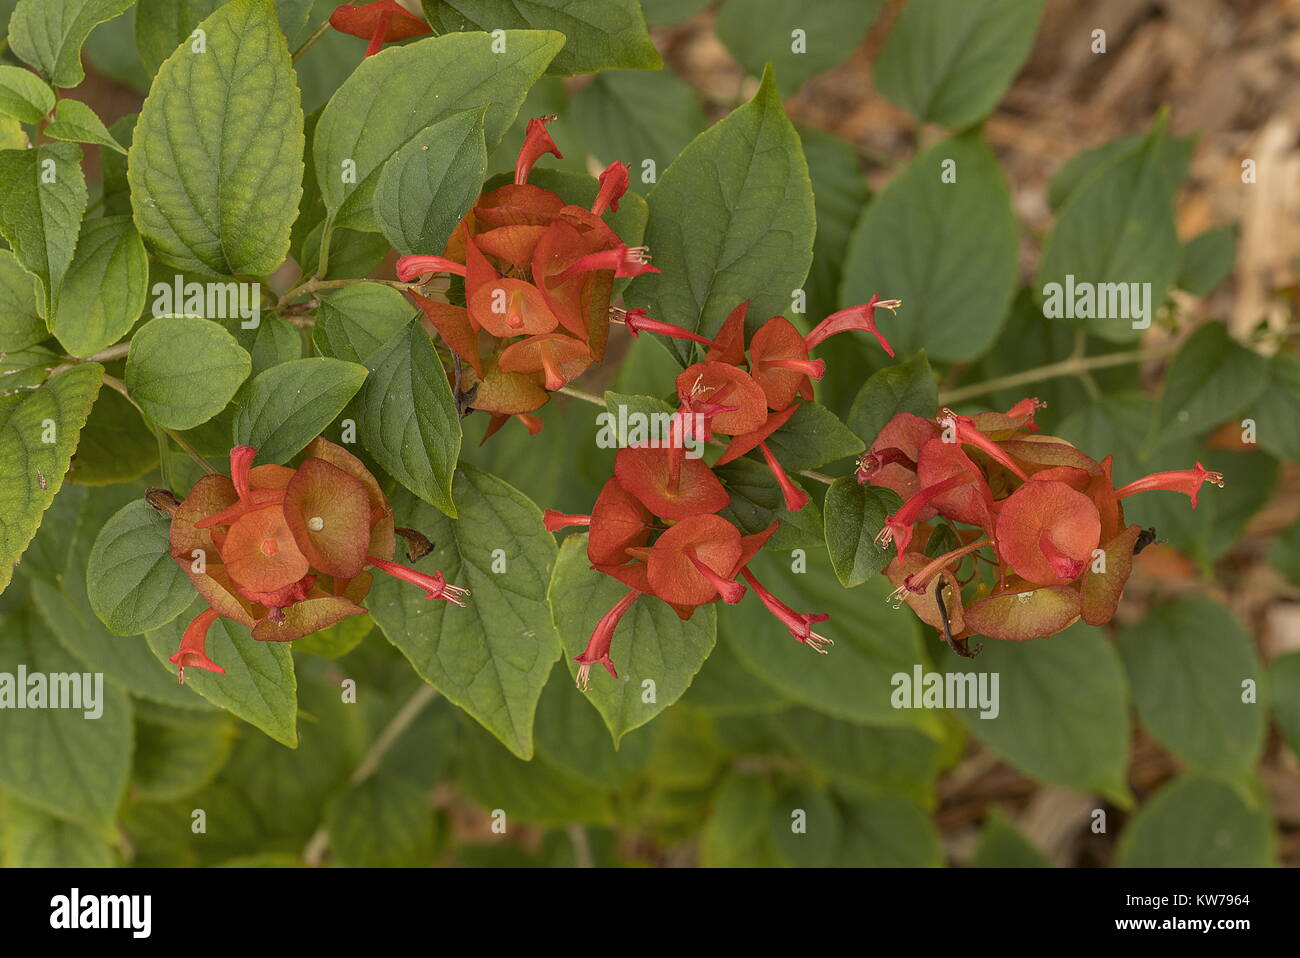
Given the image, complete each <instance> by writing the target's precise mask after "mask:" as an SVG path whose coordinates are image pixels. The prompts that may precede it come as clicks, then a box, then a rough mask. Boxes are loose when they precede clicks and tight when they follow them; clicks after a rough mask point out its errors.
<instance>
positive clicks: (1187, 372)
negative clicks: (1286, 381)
mask: <svg viewBox="0 0 1300 958" xmlns="http://www.w3.org/2000/svg"><path fill="white" fill-rule="evenodd" d="M1268 370H1269V366H1268V360H1266V359H1265V358H1264V357H1263V356H1261V355H1259V353H1257V352H1255V351H1254V350H1251V349H1247V348H1246V347H1245V346H1242V345H1240V344H1239V343H1237V342H1236V341H1235V340H1234V339H1233V338H1232V337H1231V336H1229V335H1228V327H1227V326H1225V325H1224V324H1223V323H1221V322H1209V323H1205V324H1204V325H1202V326H1200V327H1198V328H1197V329H1196V331H1195V332H1194V333H1192V335H1191V336H1189V337H1188V338H1187V341H1186V342H1185V343H1183V345H1182V347H1181V348H1180V349H1179V350H1178V353H1177V355H1175V356H1174V360H1173V362H1172V363H1171V364H1170V366H1169V372H1168V374H1167V376H1166V378H1165V388H1164V393H1163V395H1162V396H1161V399H1160V436H1159V439H1160V441H1161V442H1170V441H1173V440H1175V439H1183V438H1186V437H1189V436H1195V435H1197V434H1198V433H1203V432H1207V431H1209V430H1210V429H1211V428H1213V427H1214V426H1217V425H1218V424H1219V423H1221V422H1227V421H1228V420H1230V419H1234V418H1236V416H1237V414H1238V413H1240V412H1242V411H1243V410H1245V409H1246V408H1247V407H1249V406H1250V405H1251V404H1252V403H1253V402H1255V400H1256V399H1258V398H1259V396H1260V394H1261V393H1262V392H1263V391H1264V388H1265V386H1266V385H1267V384H1268Z"/></svg>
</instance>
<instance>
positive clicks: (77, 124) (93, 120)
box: [45, 100, 126, 156]
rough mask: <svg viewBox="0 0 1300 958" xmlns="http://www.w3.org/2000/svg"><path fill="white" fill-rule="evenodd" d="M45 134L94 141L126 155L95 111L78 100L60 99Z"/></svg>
mask: <svg viewBox="0 0 1300 958" xmlns="http://www.w3.org/2000/svg"><path fill="white" fill-rule="evenodd" d="M45 135H46V136H48V137H49V138H50V139H51V140H67V141H69V142H71V143H94V144H95V145H96V146H104V147H108V149H110V150H116V151H117V152H118V153H121V154H122V155H123V156H125V155H126V150H125V148H123V146H122V144H121V143H118V142H117V140H115V139H113V134H111V133H109V132H108V128H107V127H106V126H104V122H103V121H102V120H101V119H100V118H99V117H98V116H96V115H95V111H94V110H92V109H91V108H90V107H88V106H86V104H84V103H82V102H81V101H80V100H60V101H59V105H58V106H57V107H55V109H54V120H53V121H52V122H51V123H50V125H49V126H47V127H46V128H45Z"/></svg>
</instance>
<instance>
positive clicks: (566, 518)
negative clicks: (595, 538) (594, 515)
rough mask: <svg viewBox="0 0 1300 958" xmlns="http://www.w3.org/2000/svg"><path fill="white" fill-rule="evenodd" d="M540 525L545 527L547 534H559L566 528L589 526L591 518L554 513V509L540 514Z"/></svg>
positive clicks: (568, 513) (567, 513) (566, 513)
mask: <svg viewBox="0 0 1300 958" xmlns="http://www.w3.org/2000/svg"><path fill="white" fill-rule="evenodd" d="M542 525H544V526H546V531H547V532H559V531H560V530H561V529H564V528H566V527H568V526H589V525H591V516H579V515H575V514H573V513H570V512H556V511H555V510H554V509H547V510H546V511H545V512H543V513H542Z"/></svg>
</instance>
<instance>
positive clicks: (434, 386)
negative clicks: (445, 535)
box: [357, 320, 461, 518]
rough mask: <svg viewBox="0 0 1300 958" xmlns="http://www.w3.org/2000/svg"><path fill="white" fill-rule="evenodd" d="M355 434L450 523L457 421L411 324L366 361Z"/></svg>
mask: <svg viewBox="0 0 1300 958" xmlns="http://www.w3.org/2000/svg"><path fill="white" fill-rule="evenodd" d="M366 366H367V368H368V369H369V370H370V374H369V376H367V377H366V383H365V386H364V387H362V389H361V392H360V393H359V394H358V397H357V430H358V431H359V433H360V435H361V441H362V443H363V444H364V445H365V447H366V449H367V451H369V452H370V454H371V455H372V456H374V457H375V461H376V462H378V463H379V465H380V466H382V467H383V468H384V470H385V471H386V472H387V473H388V474H389V475H390V476H392V477H393V478H394V479H396V480H397V481H398V482H400V483H401V484H402V485H404V486H405V487H406V488H407V489H409V490H410V491H411V492H413V493H415V494H416V495H417V496H419V497H420V498H421V499H423V500H424V501H425V502H427V503H429V504H430V505H432V506H437V507H438V508H439V509H441V510H442V511H443V512H445V513H446V514H447V515H449V516H451V517H452V518H455V517H456V506H455V505H454V503H453V502H452V496H451V485H452V473H453V472H455V470H456V458H457V456H458V455H459V454H460V441H461V432H460V416H459V415H458V414H457V412H456V400H455V399H454V398H453V397H452V395H451V386H450V384H449V383H448V382H447V375H446V373H444V372H443V369H442V364H441V363H440V362H439V361H438V354H437V352H436V351H435V350H434V348H433V341H432V340H430V339H429V334H428V333H426V332H425V330H424V326H423V325H421V323H420V322H419V320H412V321H411V322H410V323H408V324H407V325H406V327H405V328H404V329H402V330H399V331H398V333H397V335H396V336H394V337H393V338H392V339H391V340H389V341H388V342H387V343H386V344H385V345H384V346H382V347H381V348H379V349H377V350H375V351H374V352H373V353H372V354H371V355H370V357H369V358H368V359H367V360H366Z"/></svg>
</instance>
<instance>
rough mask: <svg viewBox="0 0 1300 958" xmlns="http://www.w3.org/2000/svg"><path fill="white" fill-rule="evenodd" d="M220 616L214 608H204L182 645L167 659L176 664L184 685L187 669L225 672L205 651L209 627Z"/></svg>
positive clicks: (190, 627) (188, 628)
mask: <svg viewBox="0 0 1300 958" xmlns="http://www.w3.org/2000/svg"><path fill="white" fill-rule="evenodd" d="M219 618H220V616H219V615H218V614H217V612H216V611H215V610H213V609H204V610H203V611H202V612H200V613H199V614H198V615H196V616H195V617H194V620H193V621H192V622H190V624H189V625H188V626H187V627H186V629H185V634H184V635H183V636H182V637H181V647H180V649H178V650H177V652H176V654H175V655H173V656H172V657H171V658H170V659H168V660H167V661H169V662H171V663H172V664H173V665H175V666H176V674H177V677H178V678H179V679H180V682H181V684H182V685H184V684H185V670H186V669H207V670H208V671H209V672H220V673H221V674H222V675H224V674H225V672H226V670H225V669H223V668H222V667H221V666H219V665H217V663H215V662H213V661H212V660H211V659H210V658H208V656H207V653H206V652H205V651H204V649H205V647H206V646H207V641H208V629H210V628H211V627H212V623H213V622H216V621H217V619H219Z"/></svg>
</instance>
